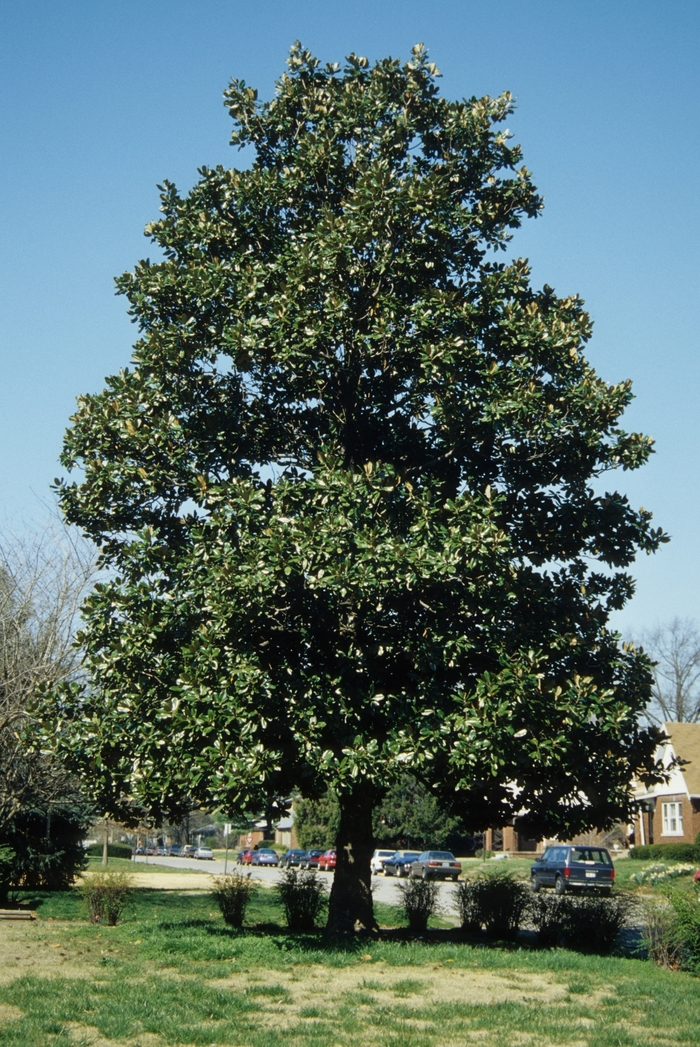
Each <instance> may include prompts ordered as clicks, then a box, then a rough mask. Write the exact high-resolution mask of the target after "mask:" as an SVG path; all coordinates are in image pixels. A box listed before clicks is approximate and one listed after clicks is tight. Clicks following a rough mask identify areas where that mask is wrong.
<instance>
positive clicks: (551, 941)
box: [527, 892, 569, 948]
mask: <svg viewBox="0 0 700 1047" xmlns="http://www.w3.org/2000/svg"><path fill="white" fill-rule="evenodd" d="M568 900H569V899H568V898H561V897H559V896H558V895H556V894H544V893H542V892H540V893H539V894H533V895H531V897H530V900H529V902H528V909H527V912H528V918H529V922H530V923H531V924H532V926H533V927H534V929H535V932H536V934H537V943H538V945H541V946H542V947H543V948H551V947H553V946H555V945H562V944H563V943H564V941H565V935H566V913H567V902H568Z"/></svg>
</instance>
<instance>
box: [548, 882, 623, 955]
mask: <svg viewBox="0 0 700 1047" xmlns="http://www.w3.org/2000/svg"><path fill="white" fill-rule="evenodd" d="M559 901H560V903H561V906H560V908H561V912H562V917H563V919H562V923H563V929H564V938H565V941H566V946H567V948H569V949H576V950H577V951H578V952H591V953H597V954H599V955H606V954H607V953H609V952H611V951H612V949H613V948H614V946H615V944H616V943H617V941H618V939H619V937H620V932H621V931H622V930H623V928H624V927H626V926H627V924H628V923H629V921H630V917H631V916H632V915H633V914H634V913H635V912H636V909H637V902H636V900H635V899H634V898H633V897H632V895H627V894H614V895H613V896H612V897H611V898H601V897H598V896H596V895H582V896H579V897H576V896H568V897H567V896H565V897H563V898H560V899H559Z"/></svg>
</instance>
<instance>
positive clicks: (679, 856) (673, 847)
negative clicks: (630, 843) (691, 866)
mask: <svg viewBox="0 0 700 1047" xmlns="http://www.w3.org/2000/svg"><path fill="white" fill-rule="evenodd" d="M630 858H634V859H636V860H637V861H640V862H650V861H654V860H655V859H664V858H667V859H668V860H669V861H673V862H698V863H700V843H697V842H696V843H648V844H642V845H641V846H639V847H632V848H631V849H630Z"/></svg>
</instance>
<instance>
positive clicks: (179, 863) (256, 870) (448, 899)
mask: <svg viewBox="0 0 700 1047" xmlns="http://www.w3.org/2000/svg"><path fill="white" fill-rule="evenodd" d="M132 860H133V861H134V862H139V863H141V864H143V865H166V866H168V867H169V868H171V869H187V870H195V871H196V872H207V873H214V874H215V875H218V876H220V875H221V874H222V873H223V871H224V863H223V862H219V861H202V860H199V859H197V858H156V857H155V856H154V857H149V858H146V857H145V855H137V856H136V857H135V858H133V859H132ZM235 868H237V866H236V864H235V855H234V857H233V858H229V863H228V870H229V872H231V870H233V869H235ZM238 868H239V869H240V866H238ZM244 871H245V872H250V874H251V876H252V877H253V878H254V879H256V880H262V881H264V882H265V883H277V881H278V880H279V878H280V871H279V870H278V869H274V868H273V869H269V868H265V867H264V866H259V865H253V866H247V867H245V870H244ZM319 876H321V877H323V878H324V879H325V880H326V881H327V882H328V887H329V889H330V885H331V882H332V880H333V875H332V873H319ZM400 882H401V881H400V880H397V879H395V878H394V877H393V876H373V877H372V893H373V895H374V900H375V902H384V903H386V904H387V905H398V904H399V901H400V895H399V887H398V885H399V883H400ZM439 888H440V902H441V904H442V905H443V906H444V908H445V910H446V912H448V913H450V912H454V906H453V904H452V894H453V892H454V884H453V883H445V882H441V883H440V885H439Z"/></svg>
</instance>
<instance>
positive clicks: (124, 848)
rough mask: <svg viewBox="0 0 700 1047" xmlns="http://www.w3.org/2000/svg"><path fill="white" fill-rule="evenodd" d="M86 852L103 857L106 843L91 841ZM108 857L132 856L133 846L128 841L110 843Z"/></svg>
mask: <svg viewBox="0 0 700 1047" xmlns="http://www.w3.org/2000/svg"><path fill="white" fill-rule="evenodd" d="M85 853H86V854H88V855H90V857H91V858H101V857H102V855H103V853H104V844H101V843H91V844H90V846H89V847H86V849H85ZM107 857H108V858H131V847H130V846H129V844H128V843H108V844H107Z"/></svg>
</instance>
